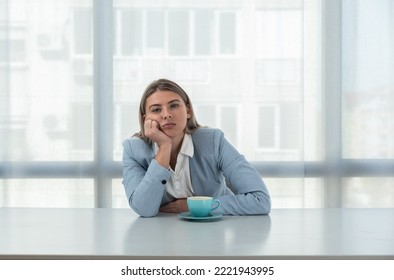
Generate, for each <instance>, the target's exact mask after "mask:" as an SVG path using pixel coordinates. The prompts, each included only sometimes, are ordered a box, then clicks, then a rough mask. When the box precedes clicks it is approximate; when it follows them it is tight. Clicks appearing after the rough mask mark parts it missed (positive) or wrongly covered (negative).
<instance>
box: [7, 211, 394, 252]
mask: <svg viewBox="0 0 394 280" xmlns="http://www.w3.org/2000/svg"><path fill="white" fill-rule="evenodd" d="M1 258H2V259H19V258H21V259H25V258H37V259H48V258H60V259H84V258H89V259H97V258H127V259H149V258H156V259H161V258H163V259H165V258H169V259H176V258H190V259H193V258H199V259H200V258H208V259H215V258H219V259H226V258H251V259H252V258H256V259H297V258H298V259H309V258H322V259H334V258H339V259H347V258H349V259H394V209H283V210H273V211H272V212H271V214H270V215H268V216H223V217H222V218H220V219H219V220H216V221H211V222H195V221H187V220H182V219H180V218H178V216H177V215H170V214H161V215H159V216H158V217H154V218H140V217H138V216H137V215H136V214H135V213H134V212H133V211H132V210H129V209H37V208H31V209H28V208H0V259H1Z"/></svg>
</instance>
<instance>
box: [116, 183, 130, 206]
mask: <svg viewBox="0 0 394 280" xmlns="http://www.w3.org/2000/svg"><path fill="white" fill-rule="evenodd" d="M112 207H113V208H130V206H129V203H128V201H127V197H126V193H125V190H124V187H123V184H122V180H121V179H114V180H112Z"/></svg>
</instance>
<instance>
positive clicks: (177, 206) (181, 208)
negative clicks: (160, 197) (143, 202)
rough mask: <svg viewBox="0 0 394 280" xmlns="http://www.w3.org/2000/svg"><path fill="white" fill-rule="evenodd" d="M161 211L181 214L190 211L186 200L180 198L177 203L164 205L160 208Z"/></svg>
mask: <svg viewBox="0 0 394 280" xmlns="http://www.w3.org/2000/svg"><path fill="white" fill-rule="evenodd" d="M160 211H161V212H166V213H181V212H187V211H189V208H188V207H187V200H186V198H180V199H177V200H175V201H172V202H169V203H167V204H164V205H163V206H161V207H160Z"/></svg>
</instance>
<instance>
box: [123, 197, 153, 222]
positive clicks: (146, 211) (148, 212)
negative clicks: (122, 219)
mask: <svg viewBox="0 0 394 280" xmlns="http://www.w3.org/2000/svg"><path fill="white" fill-rule="evenodd" d="M129 205H130V208H131V209H133V210H134V212H135V213H137V214H138V215H139V216H141V217H143V218H151V217H155V216H157V214H158V213H159V209H152V208H149V207H144V206H142V207H141V206H139V205H137V204H136V203H134V202H133V200H132V199H130V200H129Z"/></svg>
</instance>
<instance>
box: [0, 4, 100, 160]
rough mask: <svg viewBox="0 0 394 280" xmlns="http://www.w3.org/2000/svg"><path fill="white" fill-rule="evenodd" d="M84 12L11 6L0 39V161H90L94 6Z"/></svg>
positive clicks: (52, 6) (69, 7)
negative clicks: (4, 54) (3, 54)
mask: <svg viewBox="0 0 394 280" xmlns="http://www.w3.org/2000/svg"><path fill="white" fill-rule="evenodd" d="M13 3H15V2H13ZM81 5H82V6H83V7H79V6H78V5H77V4H75V2H74V1H65V2H62V4H61V5H59V4H58V3H57V2H55V1H50V0H43V1H18V4H17V5H10V7H9V8H10V10H8V11H9V14H8V16H9V17H8V19H7V20H8V21H7V22H6V24H7V34H6V35H7V36H3V35H4V33H3V32H0V33H1V35H0V42H1V48H2V49H3V50H4V48H5V49H6V50H9V52H8V54H7V55H6V56H1V55H0V56H1V59H2V60H3V59H5V60H6V61H5V63H6V65H8V66H7V67H6V68H4V67H3V66H0V82H1V85H0V111H1V112H0V139H1V140H0V143H1V145H0V159H1V160H9V161H18V160H23V161H52V160H53V161H58V160H59V161H66V160H91V159H93V143H92V137H93V119H92V103H93V83H92V81H93V60H92V36H93V34H92V9H91V1H83V3H81ZM21 11H25V12H21ZM26 11H29V12H26ZM0 30H1V29H0ZM26 46H28V47H26ZM6 52H7V51H6ZM1 63H2V62H1ZM3 65H4V64H3Z"/></svg>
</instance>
